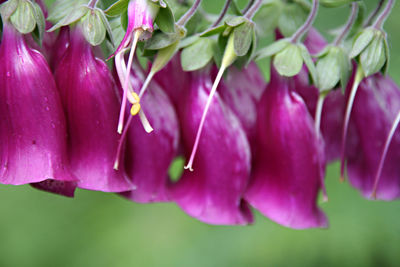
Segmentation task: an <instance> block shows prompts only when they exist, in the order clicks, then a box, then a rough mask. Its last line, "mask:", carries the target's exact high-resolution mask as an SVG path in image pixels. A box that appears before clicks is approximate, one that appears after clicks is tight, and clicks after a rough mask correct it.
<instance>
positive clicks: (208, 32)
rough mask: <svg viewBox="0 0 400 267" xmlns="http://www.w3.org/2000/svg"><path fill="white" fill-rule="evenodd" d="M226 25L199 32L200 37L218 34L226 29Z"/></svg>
mask: <svg viewBox="0 0 400 267" xmlns="http://www.w3.org/2000/svg"><path fill="white" fill-rule="evenodd" d="M226 27H227V26H226V25H225V24H224V25H220V26H217V27H214V28H211V29H208V30H206V31H205V32H203V33H202V34H200V36H201V37H209V36H212V35H216V34H220V33H221V32H223V31H224V30H225V29H226Z"/></svg>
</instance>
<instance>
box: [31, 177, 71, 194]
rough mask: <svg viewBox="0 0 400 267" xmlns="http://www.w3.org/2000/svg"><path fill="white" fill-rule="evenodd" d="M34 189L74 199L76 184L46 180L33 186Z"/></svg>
mask: <svg viewBox="0 0 400 267" xmlns="http://www.w3.org/2000/svg"><path fill="white" fill-rule="evenodd" d="M31 186H32V187H34V188H36V189H39V190H43V191H46V192H50V193H54V194H58V195H63V196H65V197H74V193H75V188H76V183H75V182H64V181H57V180H46V181H43V182H39V183H33V184H31Z"/></svg>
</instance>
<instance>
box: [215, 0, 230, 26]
mask: <svg viewBox="0 0 400 267" xmlns="http://www.w3.org/2000/svg"><path fill="white" fill-rule="evenodd" d="M231 3H232V0H226V1H225V4H224V7H223V8H222V11H221V13H220V14H219V16H218V18H217V20H216V21H215V22H214V23H213V24H212V25H211V28H213V27H215V26H217V25H218V24H219V23H220V22H221V20H222V19H223V18H224V17H225V14H226V12H227V11H228V8H229V6H230V5H231Z"/></svg>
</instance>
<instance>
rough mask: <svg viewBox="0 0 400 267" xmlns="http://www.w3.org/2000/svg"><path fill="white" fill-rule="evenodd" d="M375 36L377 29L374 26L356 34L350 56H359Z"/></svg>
mask: <svg viewBox="0 0 400 267" xmlns="http://www.w3.org/2000/svg"><path fill="white" fill-rule="evenodd" d="M374 36H375V30H374V29H372V28H366V29H365V30H364V31H362V32H360V33H359V34H358V35H356V37H355V41H354V43H353V48H352V49H351V52H350V55H349V56H350V58H354V57H356V56H358V55H359V54H360V53H361V52H362V51H363V50H364V49H365V48H366V47H367V46H368V45H369V43H370V42H371V41H372V39H373V38H374Z"/></svg>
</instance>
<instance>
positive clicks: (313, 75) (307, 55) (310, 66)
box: [298, 44, 317, 83]
mask: <svg viewBox="0 0 400 267" xmlns="http://www.w3.org/2000/svg"><path fill="white" fill-rule="evenodd" d="M298 46H299V48H300V50H301V56H302V58H303V60H304V63H305V64H306V66H307V69H308V72H309V73H310V75H311V78H312V79H313V81H314V83H315V82H317V70H316V69H315V65H314V62H313V60H312V58H311V55H310V52H308V50H307V48H306V47H305V46H304V45H303V44H298Z"/></svg>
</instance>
